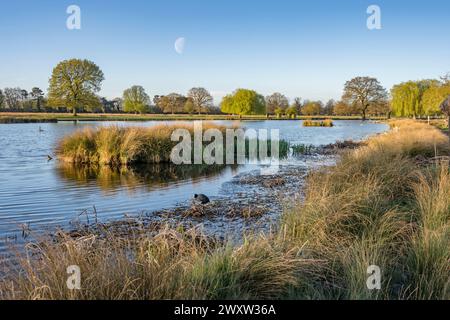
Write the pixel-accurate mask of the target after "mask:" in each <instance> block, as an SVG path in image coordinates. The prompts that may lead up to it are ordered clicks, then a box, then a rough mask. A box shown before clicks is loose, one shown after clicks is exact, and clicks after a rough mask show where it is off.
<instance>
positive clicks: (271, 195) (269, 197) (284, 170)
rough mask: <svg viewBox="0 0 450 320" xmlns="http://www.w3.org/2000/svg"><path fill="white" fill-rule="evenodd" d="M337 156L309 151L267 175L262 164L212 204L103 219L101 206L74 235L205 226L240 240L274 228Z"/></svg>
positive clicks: (215, 234)
mask: <svg viewBox="0 0 450 320" xmlns="http://www.w3.org/2000/svg"><path fill="white" fill-rule="evenodd" d="M335 160H336V157H335V156H334V155H318V154H316V155H311V156H303V157H301V159H298V161H297V163H295V164H285V165H283V164H282V165H281V166H280V168H279V170H278V172H276V173H274V174H271V175H261V171H260V169H258V168H255V169H254V170H249V171H247V172H243V173H241V174H239V175H237V176H235V177H234V178H233V179H232V180H231V181H228V182H226V183H224V184H223V185H222V188H221V191H220V193H219V195H218V196H215V197H211V202H210V203H208V204H206V205H200V204H195V203H194V202H189V203H181V204H179V205H177V206H175V207H172V208H168V209H164V210H159V211H149V212H142V213H141V214H140V215H138V216H133V217H131V216H126V217H125V218H124V219H122V220H119V221H113V222H110V223H98V222H97V221H96V220H97V218H96V212H95V209H93V210H89V211H85V212H84V213H83V214H81V215H80V216H78V217H77V218H76V219H74V221H72V225H73V227H74V228H73V230H72V231H71V232H70V233H69V234H70V235H71V236H73V237H84V236H87V235H89V234H98V235H100V236H101V234H102V233H107V232H114V233H116V234H120V235H124V236H127V235H128V236H129V235H132V234H135V232H139V233H142V232H145V233H148V234H152V233H153V232H154V233H155V234H156V233H157V232H158V231H159V230H160V229H161V228H166V227H167V226H170V227H171V228H174V229H177V228H182V229H190V228H196V229H200V230H201V231H202V232H203V233H204V234H205V235H207V236H209V237H212V238H215V239H218V240H225V239H227V240H238V241H239V240H240V239H241V238H242V235H243V234H244V233H249V232H253V233H255V232H268V231H269V230H270V229H271V228H276V226H277V223H278V221H279V218H280V216H281V213H282V211H283V209H285V208H286V207H287V206H289V205H292V204H293V203H295V201H294V200H300V199H302V197H303V190H304V184H305V181H306V176H307V175H308V172H309V171H310V170H314V169H317V168H319V167H322V166H326V165H332V164H334V163H335ZM138 230H139V231H138Z"/></svg>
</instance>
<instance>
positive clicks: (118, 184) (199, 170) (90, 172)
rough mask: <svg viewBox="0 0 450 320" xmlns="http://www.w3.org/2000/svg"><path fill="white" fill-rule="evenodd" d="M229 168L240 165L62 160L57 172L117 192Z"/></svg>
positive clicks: (186, 178)
mask: <svg viewBox="0 0 450 320" xmlns="http://www.w3.org/2000/svg"><path fill="white" fill-rule="evenodd" d="M227 167H231V168H232V169H235V168H236V166H225V165H173V164H152V165H139V166H132V167H131V166H119V167H111V166H102V165H89V166H88V165H75V164H67V163H66V164H65V163H61V164H60V165H59V166H58V167H57V172H58V174H59V175H60V176H61V177H62V178H64V179H66V180H69V181H74V182H76V183H77V184H79V185H86V186H87V185H91V184H92V183H95V184H96V185H97V186H98V187H99V188H100V189H102V190H105V191H114V190H115V189H119V188H122V187H126V188H128V189H130V190H135V189H137V188H142V187H145V188H147V189H148V190H154V189H157V188H159V187H165V186H168V185H170V184H171V183H174V182H177V181H183V180H189V179H192V180H193V181H194V182H195V181H196V180H200V179H204V178H207V177H214V176H216V175H218V174H220V173H222V172H223V171H224V170H225V169H226V168H227Z"/></svg>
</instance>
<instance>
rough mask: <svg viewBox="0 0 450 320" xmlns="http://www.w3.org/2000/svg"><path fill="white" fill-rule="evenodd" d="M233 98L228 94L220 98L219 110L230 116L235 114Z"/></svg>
mask: <svg viewBox="0 0 450 320" xmlns="http://www.w3.org/2000/svg"><path fill="white" fill-rule="evenodd" d="M233 103H234V96H233V95H232V94H228V95H226V96H225V97H223V98H222V102H221V103H220V110H221V111H222V112H223V113H230V114H234V113H235V111H236V110H235V109H234V105H233Z"/></svg>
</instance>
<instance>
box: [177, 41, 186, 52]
mask: <svg viewBox="0 0 450 320" xmlns="http://www.w3.org/2000/svg"><path fill="white" fill-rule="evenodd" d="M185 44H186V39H185V38H178V39H177V40H175V51H176V52H177V53H178V54H183V52H184V46H185Z"/></svg>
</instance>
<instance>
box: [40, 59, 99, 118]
mask: <svg viewBox="0 0 450 320" xmlns="http://www.w3.org/2000/svg"><path fill="white" fill-rule="evenodd" d="M103 80H104V75H103V72H102V71H101V70H100V68H99V67H98V66H97V65H96V64H95V63H93V62H91V61H89V60H80V59H71V60H65V61H62V62H60V63H59V64H58V65H57V66H56V67H55V68H54V69H53V73H52V76H51V78H50V86H49V89H48V105H49V106H52V107H62V106H64V107H66V108H67V109H68V110H71V111H72V112H73V115H76V114H77V111H78V110H80V111H83V110H93V109H95V108H98V107H100V106H101V105H100V100H99V98H98V96H97V95H96V93H97V92H99V91H100V89H101V83H102V81H103Z"/></svg>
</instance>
